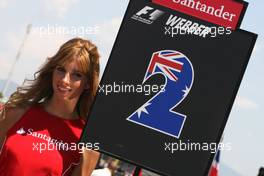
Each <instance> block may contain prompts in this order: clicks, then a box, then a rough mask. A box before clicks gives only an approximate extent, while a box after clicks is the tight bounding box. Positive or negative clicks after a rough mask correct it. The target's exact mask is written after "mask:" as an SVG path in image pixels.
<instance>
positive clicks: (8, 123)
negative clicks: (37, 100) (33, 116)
mask: <svg viewBox="0 0 264 176" xmlns="http://www.w3.org/2000/svg"><path fill="white" fill-rule="evenodd" d="M26 109H27V108H9V109H5V112H3V111H2V112H1V113H0V149H1V148H2V145H3V143H4V140H5V137H6V133H7V131H8V130H9V129H10V128H11V127H12V126H13V125H14V124H15V123H16V122H17V121H18V120H19V119H20V118H21V117H22V115H23V114H24V113H25V111H26Z"/></svg>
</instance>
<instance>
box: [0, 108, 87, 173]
mask: <svg viewBox="0 0 264 176" xmlns="http://www.w3.org/2000/svg"><path fill="white" fill-rule="evenodd" d="M84 124H85V122H84V120H82V119H76V120H68V119H62V118H60V117H57V116H54V115H51V114H49V113H48V112H46V111H45V110H44V109H43V108H42V107H40V106H35V107H31V108H30V109H29V110H28V111H27V112H26V113H25V114H24V115H23V116H22V117H21V118H20V119H19V120H18V122H17V123H16V124H15V125H14V126H13V127H12V128H11V129H10V130H9V131H8V133H7V137H6V140H5V142H4V144H3V146H2V149H0V176H47V175H48V176H55V175H56V176H57V175H64V176H68V175H70V173H71V171H72V169H73V166H74V165H77V164H79V160H80V155H81V154H80V152H79V150H78V146H77V143H78V141H79V139H80V136H81V132H82V129H83V128H84Z"/></svg>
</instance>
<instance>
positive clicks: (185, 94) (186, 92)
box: [182, 86, 190, 97]
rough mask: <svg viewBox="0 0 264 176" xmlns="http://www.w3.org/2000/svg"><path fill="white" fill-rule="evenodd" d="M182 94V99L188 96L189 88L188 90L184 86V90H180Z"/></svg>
mask: <svg viewBox="0 0 264 176" xmlns="http://www.w3.org/2000/svg"><path fill="white" fill-rule="evenodd" d="M182 91H183V92H184V94H183V97H186V96H187V95H188V93H189V92H190V88H188V87H187V86H185V89H184V90H182Z"/></svg>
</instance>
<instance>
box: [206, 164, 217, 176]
mask: <svg viewBox="0 0 264 176" xmlns="http://www.w3.org/2000/svg"><path fill="white" fill-rule="evenodd" d="M208 176H218V169H217V168H216V167H213V166H212V167H211V169H210V172H209V175H208Z"/></svg>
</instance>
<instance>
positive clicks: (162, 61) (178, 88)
mask: <svg viewBox="0 0 264 176" xmlns="http://www.w3.org/2000/svg"><path fill="white" fill-rule="evenodd" d="M155 74H162V75H163V76H164V77H165V84H164V89H163V90H161V91H160V92H158V93H157V94H156V95H155V96H154V97H152V98H151V99H150V100H148V101H147V102H146V103H144V104H143V105H142V106H141V107H139V108H138V109H137V110H136V111H135V112H133V113H132V114H131V115H130V116H129V117H128V118H127V120H128V121H130V122H133V123H136V124H138V125H142V126H144V127H147V128H150V129H153V130H155V131H158V132H161V133H163V134H166V135H169V136H172V137H176V138H179V137H180V133H181V131H182V129H183V126H184V122H185V119H186V115H184V114H181V113H179V112H175V111H173V109H174V108H175V107H176V106H178V105H179V104H180V103H181V102H182V101H183V100H184V99H185V97H186V96H187V95H188V93H189V92H190V90H191V87H192V84H193V80H194V71H193V66H192V64H191V62H190V60H189V59H188V58H187V57H186V56H185V55H184V54H182V53H180V52H178V51H172V50H162V51H158V52H155V53H153V54H152V58H151V60H150V63H149V66H148V69H147V71H146V74H145V77H144V80H143V82H142V84H144V83H145V81H146V80H148V79H149V78H150V77H151V76H153V75H155Z"/></svg>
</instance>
